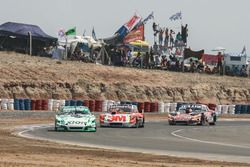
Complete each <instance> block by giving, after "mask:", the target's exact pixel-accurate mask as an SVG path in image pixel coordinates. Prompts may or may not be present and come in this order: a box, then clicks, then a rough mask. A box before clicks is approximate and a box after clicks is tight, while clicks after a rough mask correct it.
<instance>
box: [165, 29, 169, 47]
mask: <svg viewBox="0 0 250 167" xmlns="http://www.w3.org/2000/svg"><path fill="white" fill-rule="evenodd" d="M168 40H169V34H168V28H166V29H165V39H164V46H165V47H166V48H167V47H168Z"/></svg>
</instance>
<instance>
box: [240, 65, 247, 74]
mask: <svg viewBox="0 0 250 167" xmlns="http://www.w3.org/2000/svg"><path fill="white" fill-rule="evenodd" d="M240 76H242V77H247V68H246V66H245V65H242V67H241V69H240Z"/></svg>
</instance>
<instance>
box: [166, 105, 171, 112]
mask: <svg viewBox="0 0 250 167" xmlns="http://www.w3.org/2000/svg"><path fill="white" fill-rule="evenodd" d="M170 106H171V103H164V112H166V113H169V112H170Z"/></svg>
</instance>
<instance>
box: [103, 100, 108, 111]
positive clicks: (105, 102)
mask: <svg viewBox="0 0 250 167" xmlns="http://www.w3.org/2000/svg"><path fill="white" fill-rule="evenodd" d="M102 111H104V112H107V111H108V100H103V103H102Z"/></svg>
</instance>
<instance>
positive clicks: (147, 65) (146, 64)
mask: <svg viewBox="0 0 250 167" xmlns="http://www.w3.org/2000/svg"><path fill="white" fill-rule="evenodd" d="M143 63H144V66H145V68H149V53H148V52H146V54H145V57H144V62H143Z"/></svg>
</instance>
